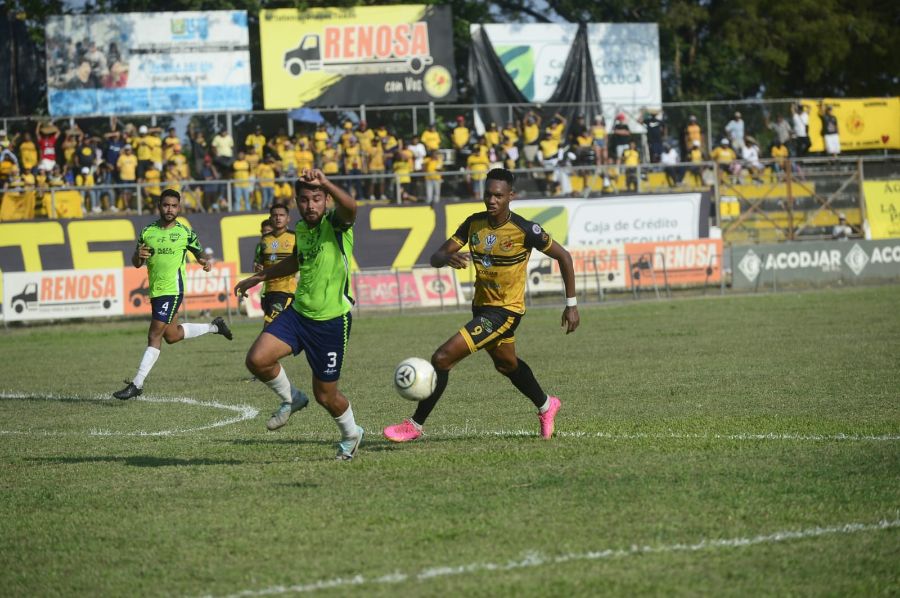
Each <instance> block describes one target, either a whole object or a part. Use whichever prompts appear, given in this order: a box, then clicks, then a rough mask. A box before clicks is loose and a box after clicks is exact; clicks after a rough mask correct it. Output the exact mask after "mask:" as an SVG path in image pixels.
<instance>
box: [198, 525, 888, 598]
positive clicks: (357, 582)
mask: <svg viewBox="0 0 900 598" xmlns="http://www.w3.org/2000/svg"><path fill="white" fill-rule="evenodd" d="M897 527H900V519H892V520H887V519H882V520H881V521H878V522H877V523H846V524H843V525H836V526H831V527H813V528H807V529H803V530H783V531H778V532H775V533H771V534H765V535H758V536H750V537H737V538H721V539H710V540H707V539H701V540H699V541H697V542H695V543H693V544H661V545H657V546H646V545H645V546H639V545H636V544H635V545H632V546H630V547H628V548H607V549H604V550H595V551H594V550H592V551H588V552H570V553H566V554H560V555H555V556H554V555H548V554H544V553H541V552H539V551H530V552H526V553H524V554H523V556H522V558H521V559H519V560H512V561H508V562H506V563H491V562H482V563H468V564H465V565H443V566H436V567H429V568H427V569H422V570H420V571H418V572H415V573H403V572H399V571H395V572H393V573H386V574H384V575H379V576H375V577H366V576H364V575H354V576H352V577H337V578H333V579H322V580H318V581H313V582H309V583H304V584H297V585H291V586H271V587H268V588H263V589H261V590H243V591H241V592H238V593H236V594H230V595H228V596H229V598H242V597H250V596H274V595H278V594H303V593H309V592H316V591H318V590H330V589H335V588H345V587H360V586H371V585H377V584H396V583H404V582H407V581H418V582H424V581H428V580H431V579H437V578H440V577H450V576H458V575H469V574H474V573H482V572H486V571H500V572H503V571H513V570H516V569H528V568H532V567H542V566H545V565H559V564H563V563H569V562H577V561H599V560H607V559H619V558H626V557H631V556H640V555H654V554H666V553H676V552H687V553H691V552H700V551H704V550H717V549H728V548H742V547H745V546H755V545H759V544H774V543H778V542H787V541H790V540H805V539H810V538H818V537H821V536H830V535H839V534H858V533H864V532H875V531H881V530H887V529H895V528H897ZM206 596H207V598H209V597H210V596H212V594H207V595H206Z"/></svg>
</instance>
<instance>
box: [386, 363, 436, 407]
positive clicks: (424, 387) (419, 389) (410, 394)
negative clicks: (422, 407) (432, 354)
mask: <svg viewBox="0 0 900 598" xmlns="http://www.w3.org/2000/svg"><path fill="white" fill-rule="evenodd" d="M436 384H437V377H436V376H435V375H434V367H432V365H431V364H430V363H429V362H427V361H425V360H424V359H420V358H418V357H410V358H409V359H404V360H403V361H401V362H400V365H398V366H397V369H396V370H394V389H395V390H396V391H397V394H399V395H400V396H401V397H403V398H404V399H408V400H410V401H422V400H424V399H427V398H428V397H430V396H431V393H433V392H434V387H435V385H436Z"/></svg>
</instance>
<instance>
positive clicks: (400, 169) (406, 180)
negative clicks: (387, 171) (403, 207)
mask: <svg viewBox="0 0 900 598" xmlns="http://www.w3.org/2000/svg"><path fill="white" fill-rule="evenodd" d="M393 170H394V177H395V183H396V185H397V193H398V195H399V197H400V200H401V201H416V197H415V196H414V195H412V194H410V193H409V191H408V189H409V184H410V183H411V182H412V177H410V176H409V175H410V173H411V172H412V171H413V155H412V152H411V151H409V150H408V149H406V148H405V147H403V146H402V145H400V148H399V149H398V150H397V152H396V156H395V157H394V163H393Z"/></svg>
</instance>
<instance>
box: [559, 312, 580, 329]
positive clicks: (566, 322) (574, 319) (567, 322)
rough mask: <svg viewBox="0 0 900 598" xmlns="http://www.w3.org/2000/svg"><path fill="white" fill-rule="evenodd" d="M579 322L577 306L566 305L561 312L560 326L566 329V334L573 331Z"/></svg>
mask: <svg viewBox="0 0 900 598" xmlns="http://www.w3.org/2000/svg"><path fill="white" fill-rule="evenodd" d="M580 323H581V316H579V315H578V308H577V307H575V306H572V307H566V308H565V309H564V310H563V314H562V327H563V328H565V329H566V334H570V333H572V332H575V329H576V328H578V324H580Z"/></svg>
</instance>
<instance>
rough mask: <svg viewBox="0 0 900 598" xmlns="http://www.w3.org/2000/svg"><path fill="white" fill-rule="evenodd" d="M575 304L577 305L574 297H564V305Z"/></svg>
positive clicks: (571, 305)
mask: <svg viewBox="0 0 900 598" xmlns="http://www.w3.org/2000/svg"><path fill="white" fill-rule="evenodd" d="M576 305H578V299H577V298H576V297H566V307H575V306H576Z"/></svg>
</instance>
